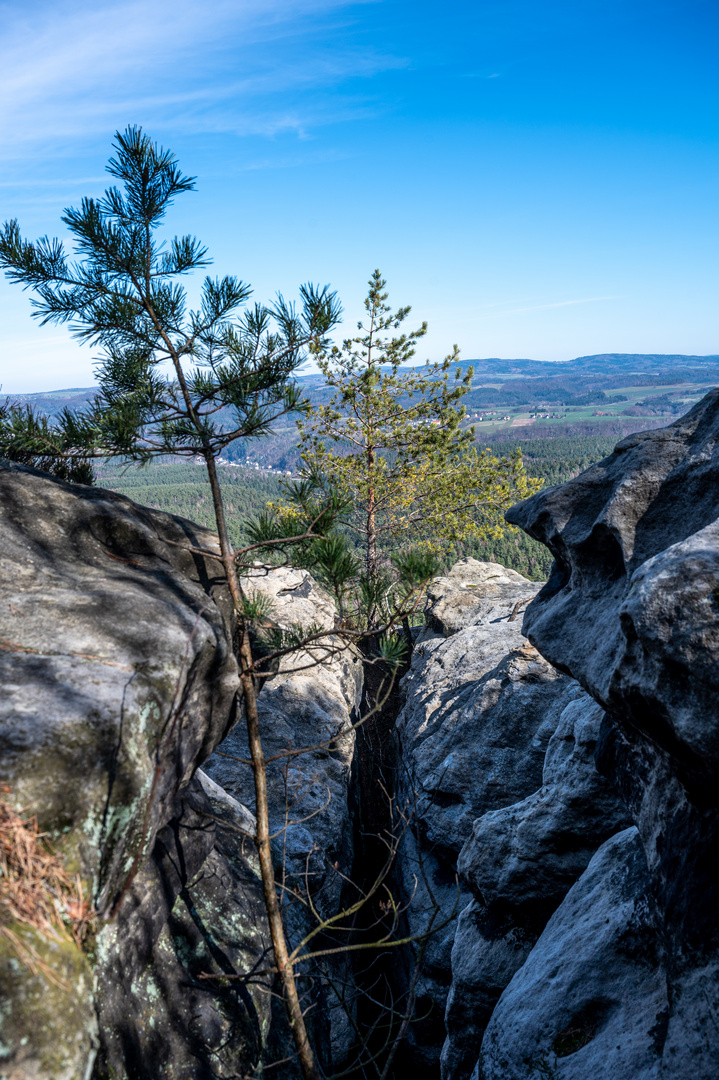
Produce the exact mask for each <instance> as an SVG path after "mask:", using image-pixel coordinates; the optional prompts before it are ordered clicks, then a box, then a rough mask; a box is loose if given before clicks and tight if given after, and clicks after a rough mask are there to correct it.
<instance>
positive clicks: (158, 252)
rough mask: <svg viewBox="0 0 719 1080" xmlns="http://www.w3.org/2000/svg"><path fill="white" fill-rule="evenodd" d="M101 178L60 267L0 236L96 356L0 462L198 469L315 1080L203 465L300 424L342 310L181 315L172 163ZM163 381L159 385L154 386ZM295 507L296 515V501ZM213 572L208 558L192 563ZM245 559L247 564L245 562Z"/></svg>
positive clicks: (3, 439)
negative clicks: (282, 423)
mask: <svg viewBox="0 0 719 1080" xmlns="http://www.w3.org/2000/svg"><path fill="white" fill-rule="evenodd" d="M115 149H116V156H115V157H114V158H111V160H110V162H109V164H108V167H107V168H108V172H109V173H110V174H111V175H112V176H114V177H115V178H116V179H117V180H118V181H120V184H121V188H120V187H110V188H109V189H108V190H107V191H106V192H105V194H104V196H103V197H102V198H101V199H99V200H95V199H83V201H82V204H81V207H80V208H79V209H69V210H66V211H65V214H64V216H63V218H62V220H63V222H64V223H65V224H66V225H67V226H68V228H69V230H70V232H71V233H72V235H73V236H74V239H75V243H76V248H77V254H78V259H77V260H76V261H74V262H73V261H70V260H69V259H68V257H67V255H66V253H65V250H64V248H63V245H62V244H61V243H60V241H58V240H49V239H48V238H47V237H43V238H42V239H40V240H38V241H37V242H36V243H31V242H28V241H26V240H24V239H23V238H22V236H21V234H20V229H19V226H18V223H17V222H16V221H10V222H7V223H5V225H4V227H3V229H2V232H0V266H2V267H3V268H4V269H5V271H6V273H7V275H8V277H9V278H10V279H11V280H12V281H15V282H17V283H18V284H21V285H22V286H24V287H25V288H32V289H33V290H34V293H35V297H34V299H33V305H34V308H35V310H34V314H35V315H36V316H37V317H38V318H40V320H41V321H42V323H48V322H54V323H66V324H69V325H70V327H71V329H72V331H73V333H74V334H75V336H76V337H77V338H79V339H80V340H81V341H85V342H88V343H90V344H91V345H95V346H99V347H100V350H101V353H100V359H99V363H98V370H97V374H98V378H99V383H100V393H99V395H98V397H97V398H96V399H95V401H94V403H93V405H92V406H91V408H90V409H89V410H87V411H86V412H84V413H79V414H71V413H67V414H65V415H64V416H63V417H62V418H61V421H60V423H59V424H58V425H54V426H53V425H51V424H49V423H47V422H43V420H42V418H38V417H36V416H34V415H33V413H32V411H28V410H21V409H18V408H13V407H12V406H9V405H8V406H6V407H5V408H4V409H3V411H2V413H0V453H5V454H6V455H7V456H11V457H14V458H16V459H19V460H25V461H28V462H32V463H42V464H50V465H51V466H52V467H54V470H55V472H56V473H57V474H58V475H60V476H62V477H66V478H69V479H89V478H90V477H89V475H88V473H87V470H88V469H89V463H90V461H91V459H92V458H93V457H102V458H107V457H112V456H120V457H122V458H124V459H130V460H135V461H140V462H144V461H147V460H149V459H150V458H151V457H152V456H154V455H158V454H172V455H180V456H185V457H195V456H199V457H200V458H201V459H202V460H203V461H204V464H205V468H206V471H207V477H208V481H209V485H210V489H211V492H212V499H213V505H214V512H215V521H216V526H217V531H218V535H219V540H220V550H221V563H222V567H223V570H224V573H225V577H226V580H227V585H228V589H229V592H230V595H231V597H232V602H233V605H234V609H235V614H236V617H237V623H238V639H239V640H238V646H237V648H238V661H239V667H240V678H241V685H242V696H243V702H244V711H245V719H246V722H247V728H248V739H249V744H250V751H251V755H252V762H253V772H254V777H255V795H256V812H257V847H258V856H259V863H260V869H261V874H262V884H263V892H264V899H265V906H266V910H267V915H268V921H269V925H270V933H271V936H272V943H273V948H274V955H275V962H276V965H277V970H278V972H279V975H280V978H281V980H282V984H283V989H284V993H285V1003H286V1006H287V1011H288V1018H289V1022H290V1027H291V1029H292V1032H293V1036H294V1039H295V1044H296V1048H297V1056H298V1060H299V1062H300V1065H301V1068H302V1071H303V1075H304V1076H305V1078H306V1080H314V1078H316V1077H317V1075H318V1074H317V1068H316V1065H315V1061H314V1055H313V1052H312V1048H311V1046H310V1043H309V1038H308V1034H307V1029H306V1026H305V1022H304V1017H303V1012H302V1007H301V1003H300V1000H299V995H298V991H297V985H296V980H295V976H294V966H293V961H292V958H291V957H290V954H289V950H288V945H287V940H286V936H285V932H284V926H283V923H282V911H281V905H280V903H279V899H278V895H277V888H276V885H275V877H274V868H273V864H272V853H271V847H270V833H269V815H268V805H267V784H266V764H265V759H264V754H263V750H262V741H261V737H260V729H259V718H258V711H257V697H256V686H255V663H254V659H253V655H252V646H251V642H250V628H251V622H252V617H253V610H254V608H253V599H252V598H251V597H247V596H245V594H244V591H243V588H242V583H241V580H240V573H239V570H240V569H241V568H242V558H241V556H242V553H241V552H240V553H238V552H237V551H235V549H234V548H233V546H232V543H231V541H230V537H229V534H228V530H227V522H226V516H225V507H224V501H223V498H222V492H221V489H220V484H219V481H218V475H217V466H216V457H217V455H218V454H219V453H220V451H221V450H222V449H223V448H224V447H225V446H227V445H228V443H230V442H232V441H233V440H235V439H238V438H242V437H249V436H255V437H256V436H258V435H263V434H266V433H268V432H269V431H270V429H271V425H272V423H273V421H275V420H276V419H277V418H278V417H280V416H282V415H284V414H286V413H288V412H293V411H297V410H298V409H300V408H302V402H301V400H300V395H299V392H298V390H297V387H296V384H295V383H294V382H293V381H292V374H293V372H294V371H295V370H296V369H297V367H298V366H299V365H300V364H301V363H302V362H303V360H304V358H305V350H306V349H307V348H312V349H314V350H318V349H319V350H321V349H323V348H326V347H327V345H328V341H327V336H326V335H327V334H328V332H329V330H330V329H331V328H332V327H333V326H334V325H335V324H336V323H337V321H338V320H339V317H340V307H339V304H338V302H337V299H336V297H335V295H334V294H333V293H331V292H330V291H329V290H328V289H327V288H324V289H318V288H315V287H314V286H311V285H306V286H303V287H302V289H301V290H300V291H301V298H302V304H301V309H300V311H299V312H297V311H296V310H295V308H294V307H293V306H292V305H291V304H288V303H286V302H285V301H284V300H283V299H282V297H279V298H278V300H277V302H276V303H275V304H274V305H273V306H272V307H264V306H262V305H259V304H255V305H254V306H253V307H250V308H248V309H245V304H246V301H247V300H248V298H249V295H250V292H251V290H250V288H249V286H248V285H246V284H245V283H243V282H242V281H240V280H238V279H237V278H235V277H229V276H228V277H224V278H222V279H213V278H210V277H206V278H205V280H204V283H203V286H202V290H201V298H200V304H199V307H198V308H197V310H188V304H187V296H186V292H185V289H184V288H183V287H182V285H181V284H180V283H179V280H178V279H180V278H182V277H183V276H184V275H186V274H188V273H189V272H191V271H192V270H196V269H199V268H202V267H205V266H207V264H208V261H209V260H208V258H207V251H206V249H205V248H203V247H202V246H201V245H200V243H199V242H198V241H197V240H196V239H195V238H194V237H191V236H183V237H174V238H173V239H171V240H170V241H169V242H167V243H164V244H163V243H161V242H159V241H158V239H157V237H156V230H157V229H158V227H159V226H160V225H161V224H162V221H163V219H164V217H165V214H166V212H167V209H168V208H169V207H170V205H171V204H172V202H173V201H174V199H175V197H176V196H177V195H180V194H182V193H185V192H189V191H192V190H193V188H194V179H193V178H192V177H188V176H184V175H183V174H182V173H181V172H180V170H179V168H178V165H177V162H176V160H175V158H174V156H173V155H172V154H171V153H170V152H169V151H166V150H163V149H161V148H159V147H158V146H157V145H156V144H154V143H153V142H152V141H151V139H150V138H149V137H148V136H147V135H145V134H144V133H143V132H142V130H141V129H140V128H128V129H127V130H126V131H125V132H124V133H123V134H120V133H119V132H118V133H117V135H116V140H115ZM168 369H169V373H167V372H168ZM300 501H301V499H300ZM334 513H335V508H334V505H333V499H332V497H331V496H330V498H329V499H328V500H327V501H326V504H325V505H324V506H323V507H321V508H320V509H319V510H318V509H317V507H316V505H315V504H314V503H313V504H312V507H311V511H310V515H309V517H307V516H305V520H304V521H303V520H301V519H302V514H301V513H300V515H299V516H298V518H297V519H295V520H294V521H293V522H292V523H291V525H292V527H291V529H290V533H289V535H288V534H287V533H286V534H285V536H284V537H283V538H282V540H283V542H284V545H285V548H286V547H287V546H288V545H291V544H292V543H293V542H297V541H299V542H303V541H304V540H305V539H306V534H307V535H309V536H312V537H316V536H321V535H323V533H324V532H326V531H327V529H328V527H329V525H330V523H331V521H332V518H333V515H334ZM204 554H206V555H208V556H209V557H211V558H216V557H217V556H216V555H215V554H214V553H213V552H206V553H204ZM251 557H252V556H251V555H250V558H251Z"/></svg>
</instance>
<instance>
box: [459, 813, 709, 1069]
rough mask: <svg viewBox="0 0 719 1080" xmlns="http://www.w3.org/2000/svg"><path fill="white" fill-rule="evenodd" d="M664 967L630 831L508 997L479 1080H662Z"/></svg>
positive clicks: (559, 919)
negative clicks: (592, 1079) (588, 1079)
mask: <svg viewBox="0 0 719 1080" xmlns="http://www.w3.org/2000/svg"><path fill="white" fill-rule="evenodd" d="M662 960H663V958H662V954H661V950H660V948H659V938H658V935H657V926H656V912H655V909H654V905H653V902H652V899H651V896H650V880H649V875H648V873H647V867H646V862H645V860H644V854H643V851H642V847H641V844H640V842H639V839H638V836H637V832H636V829H634V828H629V829H626V830H625V831H624V832H621V833H619V834H618V835H616V836H614V837H613V838H612V839H611V840H608V841H607V842H606V843H605V844H604V845H603V846H602V847H601V848H600V849H599V851H598V852H597V854H596V855H595V856H594V858H593V859H592V861H591V862H590V864H589V866H588V868H587V870H586V871H585V872H584V874H583V875H582V877H581V878H580V879H579V881H578V882H577V883H576V885H574V886H573V887H572V889H571V890H570V891H569V893H568V894H567V896H566V898H565V900H564V902H563V903H562V905H561V906H560V907H559V909H558V910H557V911H556V912H555V914H554V915H553V916H552V918H551V919H550V920H549V923H548V924H547V927H546V929H545V931H544V933H543V934H542V936H541V937H540V939H539V941H538V942H537V944H536V945H535V947H534V949H533V950H532V952H531V953H530V955H529V957H528V959H527V961H526V963H525V964H524V965H523V967H521V968H520V969H519V971H518V972H517V974H516V975H515V976H514V978H513V979H512V982H511V983H510V984H509V986H508V988H507V989H506V990H505V992H504V994H503V995H502V997H501V999H500V1001H499V1004H498V1005H497V1007H496V1009H495V1010H494V1013H493V1015H492V1019H491V1020H490V1022H489V1025H488V1027H487V1030H486V1032H485V1036H484V1040H483V1042H482V1053H481V1057H480V1061H479V1070H478V1074H479V1075H480V1076H481V1077H482V1078H483V1080H508V1078H509V1077H511V1078H512V1080H543V1078H544V1077H547V1076H550V1077H556V1078H557V1080H586V1077H589V1076H591V1077H596V1078H597V1080H615V1078H616V1077H622V1078H624V1077H626V1078H627V1080H655V1077H657V1076H658V1075H659V1073H658V1071H657V1070H658V1065H659V1061H660V1057H661V1052H662V1045H663V1041H664V1038H665V1034H666V1021H667V1014H668V999H667V985H666V977H665V974H664V969H663V962H662ZM669 1075H672V1076H676V1077H679V1076H689V1075H693V1074H691V1073H684V1072H675V1073H672V1074H669Z"/></svg>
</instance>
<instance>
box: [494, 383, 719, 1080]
mask: <svg viewBox="0 0 719 1080" xmlns="http://www.w3.org/2000/svg"><path fill="white" fill-rule="evenodd" d="M718 436H719V391H712V392H711V393H710V394H708V395H707V396H706V397H705V398H704V399H703V401H701V402H700V403H699V404H698V405H697V406H696V407H695V408H694V409H692V410H691V412H689V413H688V414H687V415H686V416H684V417H682V418H681V419H680V420H679V421H677V422H676V423H675V424H672V425H671V426H670V427H668V428H665V429H663V430H661V431H654V432H651V433H644V434H640V435H635V436H631V437H630V438H629V439H625V440H624V441H623V442H621V443H619V444H618V446H617V448H616V450H615V451H614V453H613V454H612V455H610V456H609V457H608V458H606V459H605V460H604V461H603V462H601V463H599V464H598V465H596V466H594V467H592V468H591V469H589V470H587V472H586V473H584V474H582V476H579V477H577V478H576V479H575V480H573V481H571V482H570V483H568V484H566V485H564V487H562V488H555V489H550V490H549V491H546V492H541V493H540V494H539V495H537V496H534V497H533V498H532V499H530V500H528V501H527V502H525V503H522V504H520V505H519V506H517V507H514V508H513V509H512V511H511V512H510V514H509V515H508V516H509V518H510V519H511V520H512V521H513V522H514V523H516V524H519V525H521V526H522V527H523V528H524V529H525V530H526V531H527V532H529V533H530V535H532V536H535V537H536V538H538V539H540V540H542V541H543V542H544V543H546V544H547V545H548V547H550V549H551V550H552V552H553V553H554V555H555V558H556V563H555V569H554V571H553V574H552V577H551V578H550V580H549V582H548V583H547V585H546V587H545V588H544V589H543V590H542V592H541V593H540V594H539V596H538V597H537V599H536V600H535V601H534V603H533V604H532V605H531V606H530V608H529V609H528V611H527V615H526V617H525V623H524V629H525V631H526V633H527V635H528V636H529V638H530V640H532V641H533V642H534V643H535V645H536V646H537V647H538V648H539V649H540V650H541V652H542V653H543V654H544V655H545V656H546V657H547V658H548V659H550V660H551V661H552V662H553V663H555V664H557V665H559V666H561V667H562V668H563V669H564V670H567V671H570V672H571V673H572V674H573V675H574V676H575V677H576V678H577V679H578V680H579V681H580V682H581V683H582V684H583V685H584V686H585V687H586V689H587V690H588V691H589V692H590V693H591V694H592V695H593V696H594V697H595V698H596V700H597V701H598V702H599V703H600V704H601V705H602V706H603V707H604V708H605V709H606V710H607V715H606V718H605V720H604V722H603V725H602V730H601V733H600V739H599V744H598V749H597V762H598V766H599V769H600V771H602V772H603V773H604V774H605V775H606V776H608V777H609V778H610V779H611V780H612V782H613V783H614V784H615V785H616V787H617V788H618V789H619V790H620V791H621V793H622V796H623V798H624V800H625V802H626V804H627V806H628V808H629V811H630V814H631V817H632V820H633V821H634V822H635V824H636V827H637V830H638V835H639V838H640V840H641V843H642V848H643V853H644V857H645V859H646V864H647V867H648V872H649V877H650V882H651V894H652V897H653V898H654V901H655V903H656V919H657V926H658V930H657V934H658V936H660V937H661V941H662V943H663V946H664V947H665V949H666V953H667V955H666V978H667V980H668V985H669V1002H670V1005H669V1011H668V1014H667V1017H666V1022H665V1024H664V1029H663V1030H664V1031H665V1035H666V1038H665V1039H664V1042H663V1048H662V1049H661V1053H660V1058H659V1060H658V1061H655V1062H654V1066H651V1064H650V1063H651V1061H653V1060H654V1059H652V1058H651V1057H647V1059H646V1063H645V1066H642V1068H644V1067H646V1068H647V1069H648V1068H650V1067H656V1069H657V1070H658V1071H657V1075H659V1076H662V1077H665V1076H666V1077H670V1076H672V1077H673V1076H684V1075H687V1076H692V1077H707V1078H708V1077H710V1076H716V1075H717V1074H719V1035H718V1034H717V1032H718V1030H719V1029H717V1027H716V1024H715V1022H714V1019H713V1018H714V1017H715V1016H716V1015H717V1013H718V1012H719V989H718V985H719V984H718V981H717V971H718V970H719V963H718V957H719V924H718V923H717V919H716V911H717V909H718V906H719V871H718V870H717V867H718V866H719V806H718V802H717V790H719V788H718V784H717V781H718V780H719V756H718V748H719V726H718V725H717V712H716V700H717V691H718V690H719V605H718V604H717V602H716V599H717V585H718V582H719V557H718V556H717V544H716V540H717V537H718V535H719V533H718V531H717V530H718V526H717V517H718V515H719V484H718V483H717V481H718V480H719V440H718ZM560 911H561V909H560ZM557 914H558V915H559V912H558V913H557ZM638 1007H639V1006H638ZM528 1030H529V1029H527V1031H528ZM524 1050H525V1051H526V1052H529V1050H530V1047H529V1045H526V1046H525V1047H524ZM608 1053H609V1051H608ZM611 1063H612V1058H611V1054H609V1057H608V1062H607V1068H608V1069H610V1068H611ZM637 1068H638V1066H637ZM518 1075H521V1076H524V1075H525V1074H524V1073H521V1074H518ZM615 1075H616V1071H615ZM637 1075H642V1076H643V1075H645V1074H644V1072H637Z"/></svg>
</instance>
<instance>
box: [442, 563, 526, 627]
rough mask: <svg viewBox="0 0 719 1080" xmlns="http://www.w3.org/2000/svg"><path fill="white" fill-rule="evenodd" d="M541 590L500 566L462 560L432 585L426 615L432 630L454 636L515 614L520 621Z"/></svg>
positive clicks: (514, 618) (514, 619)
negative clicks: (469, 627) (478, 625)
mask: <svg viewBox="0 0 719 1080" xmlns="http://www.w3.org/2000/svg"><path fill="white" fill-rule="evenodd" d="M538 589H539V586H538V585H537V584H536V583H535V582H533V581H528V580H527V579H526V578H525V577H522V575H521V574H518V573H517V571H516V570H509V569H508V568H507V567H506V566H501V565H500V564H499V563H493V562H480V561H479V560H478V559H460V561H459V562H458V563H455V564H454V566H453V567H452V568H451V570H449V571H448V573H447V574H446V575H445V576H444V577H438V578H435V579H434V581H432V582H431V583H430V585H429V588H428V589H427V609H426V612H425V615H426V619H427V622H428V625H429V627H430V629H431V630H433V631H434V632H435V633H439V634H443V635H444V637H451V635H452V634H456V633H457V631H458V630H464V629H465V627H467V626H471V625H472V624H473V623H492V622H493V621H494V620H495V619H497V620H503V621H506V620H507V618H508V617H511V616H512V615H513V616H514V617H513V619H512V621H516V619H517V616H518V615H519V612H521V611H523V609H524V608H525V607H526V605H527V604H528V603H529V601H530V600H531V599H532V598H533V597H534V596H536V594H537V591H538ZM519 621H520V622H521V616H520V617H519Z"/></svg>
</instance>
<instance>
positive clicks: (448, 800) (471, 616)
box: [397, 559, 578, 1073]
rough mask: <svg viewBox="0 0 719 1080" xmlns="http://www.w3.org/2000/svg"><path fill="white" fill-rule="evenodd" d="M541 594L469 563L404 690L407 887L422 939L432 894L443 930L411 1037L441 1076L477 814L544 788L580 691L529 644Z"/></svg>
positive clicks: (459, 571) (441, 605)
mask: <svg viewBox="0 0 719 1080" xmlns="http://www.w3.org/2000/svg"><path fill="white" fill-rule="evenodd" d="M539 588H540V586H539V585H537V584H534V583H532V582H530V581H527V580H526V579H524V578H522V577H521V576H520V575H519V574H516V573H514V571H511V570H505V568H504V567H502V566H499V565H497V564H496V563H480V562H477V561H476V560H474V559H464V560H463V561H462V562H460V563H458V564H457V565H456V566H455V567H453V569H452V571H451V572H450V573H449V574H448V575H447V577H445V578H440V579H438V580H437V581H435V582H434V583H433V585H432V587H431V590H430V593H429V604H428V610H427V613H426V614H427V623H428V629H427V630H426V632H425V633H424V634H423V635H422V636H421V637H420V639H419V640H418V642H417V645H416V647H415V650H414V655H413V658H412V666H411V669H410V671H409V673H408V674H407V675H406V676H405V678H404V680H403V684H402V694H403V700H404V706H403V708H402V711H401V712H400V715H399V717H398V721H397V731H398V737H399V745H400V752H399V769H398V788H399V802H400V803H405V804H406V805H407V806H408V807H410V808H413V809H414V827H413V829H412V830H410V831H408V832H407V833H406V834H405V837H404V841H403V845H402V848H401V851H400V856H399V867H398V876H399V882H400V889H401V893H402V895H403V896H405V897H410V896H413V894H414V898H413V900H412V903H411V906H410V908H409V911H408V923H409V930H410V931H411V932H412V933H413V934H422V933H423V932H424V931H425V929H426V927H427V925H428V920H429V918H430V917H431V913H432V906H433V905H432V897H434V899H435V900H436V902H437V904H438V905H439V913H438V915H437V916H436V918H435V926H437V927H440V926H441V929H439V930H438V931H437V932H435V933H434V935H433V936H432V938H431V939H430V941H429V944H428V947H427V951H426V955H425V961H424V966H423V969H422V977H421V979H420V983H419V987H418V1003H417V1014H418V1015H421V1016H422V1017H423V1021H422V1023H421V1024H417V1025H416V1026H415V1028H414V1029H413V1035H412V1039H413V1060H414V1062H415V1064H416V1065H417V1066H422V1067H423V1068H426V1069H427V1070H429V1071H430V1072H435V1073H436V1070H437V1066H438V1059H439V1053H440V1049H441V1046H442V1042H443V1040H444V1021H443V1013H444V1008H445V1002H446V998H447V993H448V990H449V985H450V977H451V974H450V955H451V950H452V943H453V939H454V933H455V927H456V915H457V914H458V912H459V911H460V910H461V909H462V908H463V907H464V906H465V905H466V904H467V902H468V901H469V900H470V898H471V897H470V894H469V893H467V892H466V891H463V892H462V893H461V894H460V893H459V891H458V887H457V883H456V870H457V859H458V856H459V853H460V850H461V849H462V846H463V844H464V843H465V842H466V841H467V840H468V839H469V837H470V835H471V832H472V827H473V824H474V821H475V819H476V818H478V817H479V816H480V815H482V814H484V813H486V812H487V811H498V810H500V809H501V808H502V807H507V806H511V805H512V804H514V803H516V802H517V801H518V800H520V799H523V798H524V797H525V796H527V795H529V794H531V793H533V792H535V791H536V790H537V788H538V787H539V786H540V784H541V782H542V767H543V762H544V757H545V751H546V749H547V744H548V742H549V739H550V737H551V735H552V733H553V732H554V730H555V728H556V726H557V724H558V722H559V718H560V715H561V713H562V710H563V709H564V707H565V705H566V704H567V703H568V702H569V701H571V700H573V698H574V697H576V695H577V690H578V688H577V686H576V684H575V683H573V682H572V680H571V679H568V678H567V677H566V676H563V675H561V674H560V673H559V672H557V671H556V670H555V669H554V668H553V667H552V666H551V665H550V664H548V663H547V662H546V661H545V660H544V659H543V658H542V657H541V656H540V655H539V653H538V652H537V651H536V649H534V648H533V647H532V646H531V645H529V643H528V642H527V640H526V639H525V638H524V637H523V636H522V633H521V629H520V627H521V621H520V618H518V617H517V611H518V609H519V607H521V606H523V605H524V604H525V603H526V602H527V601H528V600H529V599H531V597H532V596H534V595H535V594H536V592H537V591H538V589H539ZM513 613H514V615H513ZM462 620H464V627H463V628H462V629H457V627H458V626H459V625H460V624H461V621H462ZM415 878H416V879H417V885H416V886H415ZM411 963H412V961H411V959H409V958H407V969H406V971H405V978H409V971H410V970H411ZM512 970H514V969H512ZM509 977H511V972H510V976H508V978H509ZM507 981H508V979H507ZM475 1058H476V1054H475Z"/></svg>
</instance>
